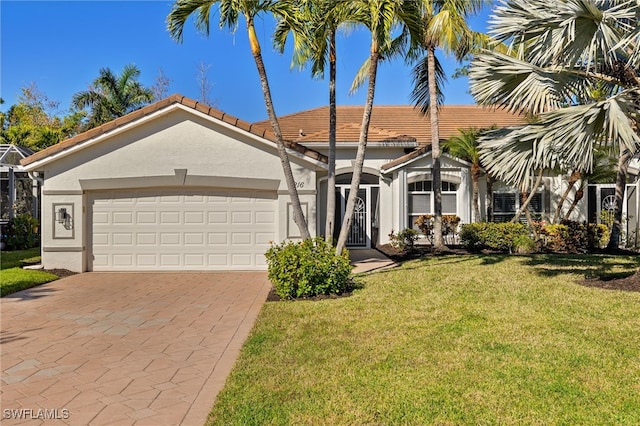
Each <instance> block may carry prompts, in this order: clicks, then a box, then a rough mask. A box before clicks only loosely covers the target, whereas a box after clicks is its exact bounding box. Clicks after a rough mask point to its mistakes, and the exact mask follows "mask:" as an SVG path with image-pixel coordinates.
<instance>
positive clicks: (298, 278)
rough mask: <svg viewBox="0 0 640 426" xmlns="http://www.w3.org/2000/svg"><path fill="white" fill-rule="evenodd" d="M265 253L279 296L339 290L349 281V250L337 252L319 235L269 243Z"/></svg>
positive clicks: (326, 293) (288, 296)
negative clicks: (299, 239)
mask: <svg viewBox="0 0 640 426" xmlns="http://www.w3.org/2000/svg"><path fill="white" fill-rule="evenodd" d="M265 256H266V258H267V264H268V268H269V279H270V280H271V282H272V283H273V285H274V286H275V291H276V294H277V295H278V296H280V297H281V298H282V299H295V298H301V297H314V296H318V295H329V294H342V293H344V292H346V291H347V290H348V289H349V287H350V285H351V283H350V280H349V274H350V273H351V263H350V261H349V252H348V251H346V250H345V251H344V252H343V253H342V254H341V255H338V254H336V251H335V248H334V247H333V246H332V245H331V244H328V243H327V242H326V241H325V240H324V239H322V238H319V237H318V238H310V239H307V240H304V241H301V242H291V241H289V242H286V241H285V242H282V243H281V244H279V245H272V246H271V248H269V250H268V251H267V252H266V253H265Z"/></svg>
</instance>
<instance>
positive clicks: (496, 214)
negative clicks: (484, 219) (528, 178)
mask: <svg viewBox="0 0 640 426" xmlns="http://www.w3.org/2000/svg"><path fill="white" fill-rule="evenodd" d="M519 198H520V197H519V196H518V194H517V193H515V192H494V194H493V221H494V222H508V221H510V220H511V219H512V218H513V216H514V215H515V214H516V211H517V210H518V209H519V208H520V200H519ZM529 211H530V212H531V213H533V214H535V215H539V214H542V213H543V205H542V192H538V193H536V194H535V195H534V196H533V198H532V199H531V202H530V203H529Z"/></svg>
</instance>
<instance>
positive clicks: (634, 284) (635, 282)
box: [579, 272, 640, 291]
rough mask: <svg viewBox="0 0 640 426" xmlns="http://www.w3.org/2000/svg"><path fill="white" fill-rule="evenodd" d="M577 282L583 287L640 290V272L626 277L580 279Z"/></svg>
mask: <svg viewBox="0 0 640 426" xmlns="http://www.w3.org/2000/svg"><path fill="white" fill-rule="evenodd" d="M579 284H581V285H583V286H585V287H598V288H603V289H605V290H622V291H640V272H636V273H635V274H633V275H631V276H629V277H626V278H615V279H612V280H606V279H604V280H603V279H599V278H591V279H586V280H583V281H581V282H580V283H579Z"/></svg>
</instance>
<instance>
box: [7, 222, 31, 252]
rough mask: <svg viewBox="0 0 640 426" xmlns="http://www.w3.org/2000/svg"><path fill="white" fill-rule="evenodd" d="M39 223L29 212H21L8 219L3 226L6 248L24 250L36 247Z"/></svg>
mask: <svg viewBox="0 0 640 426" xmlns="http://www.w3.org/2000/svg"><path fill="white" fill-rule="evenodd" d="M38 227H39V223H38V221H37V220H36V219H34V218H33V217H31V215H30V214H21V215H19V216H16V217H14V218H13V219H10V220H9V222H8V223H7V225H6V227H5V232H6V234H5V236H4V238H5V243H6V244H7V250H26V249H30V248H32V247H37V246H38V244H39V243H40V236H39V235H38Z"/></svg>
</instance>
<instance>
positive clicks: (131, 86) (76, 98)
mask: <svg viewBox="0 0 640 426" xmlns="http://www.w3.org/2000/svg"><path fill="white" fill-rule="evenodd" d="M138 77H140V70H139V69H138V67H136V66H135V65H133V64H129V65H126V66H125V67H124V68H123V70H122V73H121V74H120V75H119V76H118V75H116V74H114V73H113V71H111V69H109V68H101V69H100V71H99V75H98V77H97V78H96V79H95V80H94V81H93V85H92V86H91V87H90V88H89V89H88V90H86V91H82V92H78V93H76V94H75V95H73V98H72V100H71V102H72V105H73V106H74V107H75V108H77V109H79V110H83V109H85V108H89V109H90V112H89V121H88V122H87V125H86V127H87V128H88V129H91V128H93V127H97V126H99V125H101V124H104V123H107V122H109V121H111V120H114V119H116V118H118V117H122V116H123V115H126V114H128V113H130V112H131V111H135V110H136V109H139V108H141V107H143V106H144V105H146V104H148V103H149V102H151V101H152V100H153V91H152V90H151V89H148V88H146V87H144V86H143V85H142V84H141V83H140V82H139V81H138Z"/></svg>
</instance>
